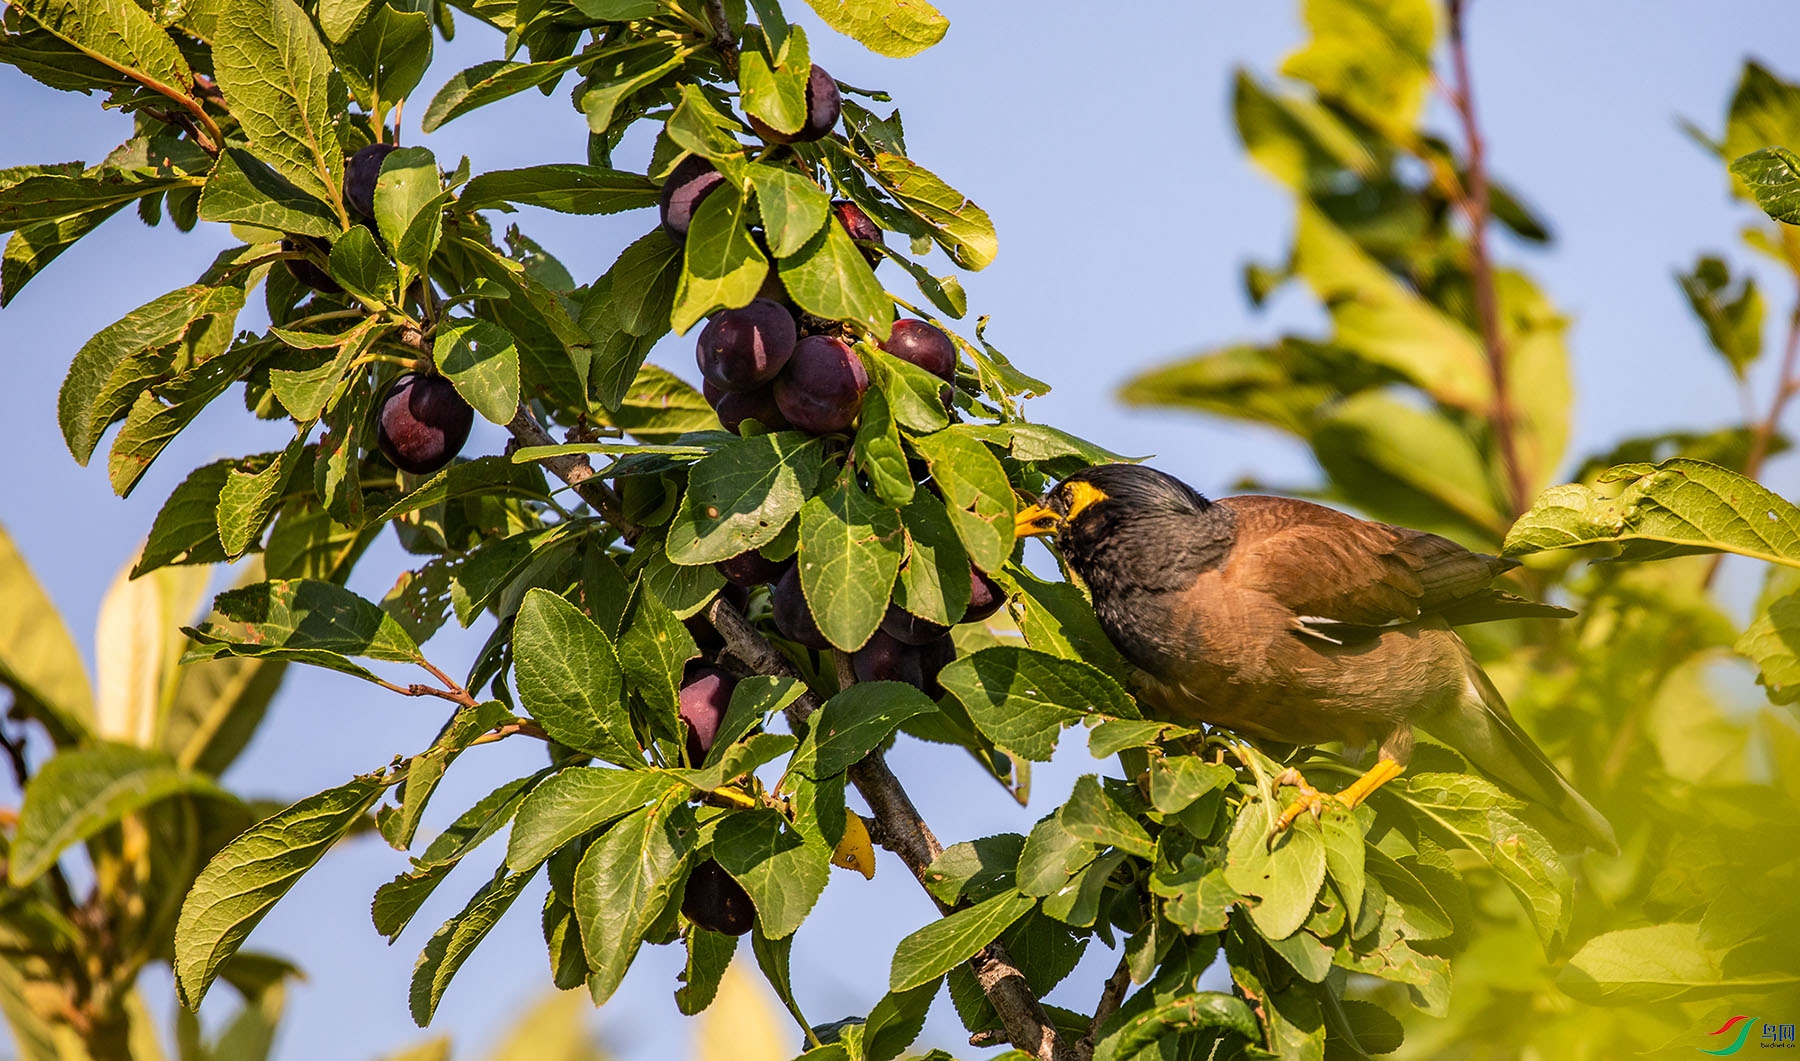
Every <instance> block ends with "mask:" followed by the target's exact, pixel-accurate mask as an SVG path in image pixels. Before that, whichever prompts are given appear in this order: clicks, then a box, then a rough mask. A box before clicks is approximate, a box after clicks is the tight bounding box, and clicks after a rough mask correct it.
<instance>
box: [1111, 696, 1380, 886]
mask: <svg viewBox="0 0 1800 1061" xmlns="http://www.w3.org/2000/svg"><path fill="white" fill-rule="evenodd" d="M1147 725H1154V726H1157V728H1158V729H1161V728H1164V725H1165V724H1164V723H1149V722H1106V723H1102V725H1101V726H1100V727H1096V728H1095V730H1094V736H1095V737H1096V738H1097V737H1098V736H1099V735H1100V729H1101V728H1104V727H1109V726H1147ZM1088 743H1089V746H1090V747H1089V750H1090V751H1091V750H1093V749H1092V744H1093V741H1092V740H1090V741H1089V742H1088ZM1235 780H1237V771H1235V770H1233V769H1232V768H1231V767H1229V766H1226V765H1225V764H1224V763H1209V762H1207V761H1206V760H1205V759H1202V758H1200V757H1199V756H1197V755H1174V756H1157V757H1154V758H1152V759H1151V761H1150V804H1151V806H1154V807H1155V808H1156V809H1157V811H1159V812H1160V813H1163V814H1180V813H1181V812H1182V811H1184V810H1186V809H1187V808H1188V806H1189V805H1190V804H1192V803H1193V802H1194V801H1195V800H1197V799H1199V798H1200V797H1201V796H1204V795H1206V794H1207V793H1209V792H1217V791H1218V790H1219V789H1222V788H1224V787H1225V786H1226V785H1229V784H1231V783H1232V782H1233V781H1235ZM1357 842H1358V844H1359V845H1360V844H1361V839H1360V837H1359V839H1358V841H1357ZM1361 864H1362V862H1361V856H1360V855H1359V856H1358V858H1357V865H1358V866H1361ZM1352 905H1355V904H1352Z"/></svg>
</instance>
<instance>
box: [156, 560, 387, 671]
mask: <svg viewBox="0 0 1800 1061" xmlns="http://www.w3.org/2000/svg"><path fill="white" fill-rule="evenodd" d="M213 607H214V608H215V609H216V610H217V612H218V614H219V615H220V616H221V617H222V618H223V619H224V620H225V621H224V622H222V623H207V624H206V625H205V626H203V627H201V628H200V629H199V630H196V631H192V632H191V634H192V635H194V636H198V637H201V638H203V639H205V640H206V642H207V643H208V644H209V645H211V646H219V647H225V648H227V649H229V651H230V653H231V654H232V655H236V656H249V657H255V658H263V659H301V660H305V656H304V655H303V653H306V652H334V653H341V654H343V655H346V656H361V657H364V658H367V659H381V660H390V661H393V662H397V663H417V662H419V661H420V659H421V658H422V657H421V656H420V654H419V646H418V645H417V644H415V643H414V642H413V639H412V638H411V637H409V636H407V633H406V631H405V630H403V629H402V628H401V627H400V624H399V623H397V622H395V621H394V618H393V617H392V616H390V615H388V614H387V613H386V612H384V611H382V610H381V609H380V608H379V607H377V606H376V605H374V604H371V603H370V602H368V601H366V600H364V599H362V598H361V597H358V596H357V595H356V594H354V593H351V592H350V591H349V590H347V589H344V588H343V587H342V586H336V585H333V584H331V583H329V582H316V581H312V580H310V579H288V580H278V581H272V582H259V583H257V584H256V585H253V586H245V587H243V588H242V589H234V590H230V591H227V592H225V593H221V594H219V596H218V597H217V598H216V599H215V600H214V601H213ZM197 651H206V650H204V649H202V650H197ZM202 658H210V657H209V656H207V657H202ZM308 662H310V661H308Z"/></svg>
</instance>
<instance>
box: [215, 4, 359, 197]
mask: <svg viewBox="0 0 1800 1061" xmlns="http://www.w3.org/2000/svg"><path fill="white" fill-rule="evenodd" d="M212 45H213V48H212V59H213V67H214V70H215V72H216V74H217V77H218V82H219V88H220V90H221V91H223V92H224V93H225V98H226V99H228V100H229V101H230V102H231V113H232V116H233V117H235V118H236V119H237V120H238V122H239V123H240V124H242V126H243V129H244V133H245V135H247V136H248V137H249V138H250V153H251V154H253V155H255V156H256V157H257V158H260V159H262V160H263V161H264V162H266V163H268V164H269V166H270V167H271V168H272V169H274V170H275V172H276V173H279V174H281V176H282V177H284V178H286V179H287V180H288V181H289V182H290V183H291V184H293V185H294V186H295V187H297V188H299V189H300V190H301V191H303V192H306V193H307V194H308V195H311V196H312V197H313V198H315V199H320V200H323V201H324V202H327V203H330V204H331V206H332V209H334V210H335V211H337V213H338V215H339V216H340V217H342V216H343V209H344V205H343V191H342V189H343V183H344V149H343V146H342V145H341V144H340V142H339V141H338V135H337V125H336V119H337V112H338V110H340V109H341V107H340V108H334V107H333V106H332V99H331V97H332V92H331V74H332V69H333V67H332V61H331V56H330V54H329V53H327V52H326V50H325V44H324V42H323V41H321V40H320V39H319V36H318V34H317V33H316V32H314V31H313V24H312V20H311V19H309V18H308V17H307V15H306V12H305V11H303V10H301V8H300V6H299V5H298V4H296V3H295V2H294V0H245V2H243V3H231V4H226V5H224V7H223V9H222V10H221V11H220V13H219V25H218V31H217V35H216V36H215V38H214V40H213V42H212ZM342 91H343V90H342V88H341V87H340V88H339V89H338V92H339V93H342Z"/></svg>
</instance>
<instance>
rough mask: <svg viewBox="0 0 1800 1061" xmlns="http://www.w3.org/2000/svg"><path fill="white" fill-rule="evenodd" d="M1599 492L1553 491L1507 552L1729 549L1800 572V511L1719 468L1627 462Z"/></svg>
mask: <svg viewBox="0 0 1800 1061" xmlns="http://www.w3.org/2000/svg"><path fill="white" fill-rule="evenodd" d="M1597 482H1598V485H1597V486H1594V487H1590V486H1585V485H1582V484H1579V483H1571V484H1568V485H1566V486H1553V487H1551V488H1550V489H1548V490H1546V491H1544V492H1543V493H1542V494H1540V495H1538V499H1537V500H1536V501H1534V502H1533V503H1532V506H1531V509H1530V511H1528V512H1526V513H1525V514H1524V515H1523V516H1520V517H1519V521H1518V522H1517V523H1515V524H1513V527H1512V530H1510V531H1508V532H1507V535H1506V545H1505V553H1506V555H1508V556H1521V555H1524V554H1526V553H1535V552H1543V551H1545V550H1548V549H1562V548H1568V547H1570V546H1576V545H1590V544H1595V543H1606V544H1612V545H1617V546H1619V548H1618V549H1617V550H1616V551H1617V553H1618V554H1619V555H1620V556H1621V557H1622V558H1623V559H1626V560H1660V559H1663V558H1664V557H1669V556H1684V555H1688V554H1691V553H1698V552H1732V553H1739V554H1741V555H1744V556H1749V557H1754V558H1755V559H1758V560H1767V561H1769V562H1771V563H1777V564H1786V565H1788V566H1790V567H1800V509H1796V508H1795V507H1794V506H1793V505H1792V504H1789V503H1788V502H1787V501H1784V500H1782V499H1781V498H1780V497H1777V496H1776V495H1775V494H1773V493H1771V492H1770V491H1769V490H1768V489H1767V488H1765V487H1763V486H1762V485H1761V484H1759V483H1757V482H1755V481H1753V480H1750V479H1747V478H1745V477H1744V476H1742V475H1739V474H1737V473H1736V472H1732V471H1728V470H1726V469H1724V468H1721V467H1719V466H1718V465H1716V464H1707V463H1705V462H1704V461H1697V460H1689V459H1687V458H1683V457H1677V458H1674V459H1672V460H1667V461H1664V462H1662V463H1661V464H1656V465H1650V464H1625V465H1620V466H1618V467H1615V468H1611V469H1608V470H1607V471H1604V472H1602V473H1600V475H1599V476H1598V477H1597Z"/></svg>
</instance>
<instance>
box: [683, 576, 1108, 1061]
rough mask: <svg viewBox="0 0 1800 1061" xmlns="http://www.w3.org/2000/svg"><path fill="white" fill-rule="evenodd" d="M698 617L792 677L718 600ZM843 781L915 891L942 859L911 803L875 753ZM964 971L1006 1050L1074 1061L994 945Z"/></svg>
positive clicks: (747, 656) (753, 658) (749, 659)
mask: <svg viewBox="0 0 1800 1061" xmlns="http://www.w3.org/2000/svg"><path fill="white" fill-rule="evenodd" d="M706 618H707V620H708V621H709V622H711V623H712V625H713V629H715V630H717V631H718V632H719V636H720V637H722V638H724V639H725V647H726V650H727V651H729V652H730V653H731V654H732V655H734V656H736V657H737V658H738V659H739V660H740V661H742V662H743V663H744V664H746V665H747V666H749V667H750V668H752V669H753V670H755V671H756V672H758V673H760V674H771V675H776V676H779V677H786V678H795V679H799V678H800V675H799V674H798V673H797V672H796V671H795V670H794V668H793V667H792V666H790V665H789V664H788V661H787V659H786V658H785V657H783V656H782V655H781V653H779V652H777V651H775V647H774V646H773V645H771V644H769V642H768V640H767V639H766V638H764V637H763V636H762V635H761V634H759V633H757V632H756V629H755V628H754V627H752V626H751V625H750V624H749V623H748V622H746V621H745V620H744V617H743V616H742V615H739V614H738V611H737V609H736V608H733V607H732V606H731V605H730V604H728V603H726V601H725V600H724V599H723V598H715V599H714V600H713V602H712V604H711V605H709V606H708V608H707V611H706ZM840 655H841V654H840ZM819 707H820V703H819V698H818V696H817V694H815V693H813V692H812V691H811V690H810V689H809V690H807V691H806V692H804V693H801V694H800V698H799V699H797V700H795V701H794V702H793V704H792V705H790V706H789V707H788V721H789V724H790V725H794V726H796V727H798V726H799V725H801V724H803V723H804V722H805V721H806V719H807V716H809V715H811V714H812V713H813V712H814V711H817V710H818V709H819ZM849 777H850V782H851V784H853V785H855V786H856V790H857V791H858V792H860V793H861V794H862V797H863V800H864V801H865V802H867V803H868V805H869V810H870V812H871V813H872V814H874V816H875V824H876V828H875V829H873V830H871V835H872V837H874V838H876V839H878V840H879V842H880V844H881V846H882V847H885V848H887V849H888V850H889V851H892V852H893V853H894V854H896V855H898V856H900V861H901V862H904V863H905V864H906V868H907V870H908V871H909V872H911V873H912V875H913V877H914V878H915V879H917V880H918V882H919V883H920V885H921V886H923V885H924V883H925V879H926V870H927V869H929V868H930V866H931V863H932V860H933V859H935V858H937V856H938V855H940V854H943V851H944V845H943V844H941V843H939V842H938V838H937V837H936V836H934V835H933V834H932V832H931V827H930V826H928V825H926V824H925V819H924V818H923V817H922V816H920V814H919V811H918V808H917V807H915V806H913V801H912V797H911V796H909V795H907V792H906V788H905V787H904V786H903V785H901V783H900V779H899V778H898V777H896V776H894V771H893V770H892V769H891V768H889V766H888V764H887V758H886V757H885V756H883V755H882V753H881V749H879V748H877V749H876V750H874V751H872V752H870V753H869V754H868V755H867V756H866V757H864V758H863V760H862V761H861V762H859V763H857V764H856V765H855V766H852V767H851V768H850V770H849ZM927 894H929V891H928V892H927ZM932 902H933V903H935V904H936V905H937V907H938V910H939V911H940V912H942V913H949V912H950V909H951V908H950V907H948V906H946V905H945V904H944V903H942V902H939V901H938V899H937V897H936V896H933V897H932ZM969 968H970V969H971V970H972V971H973V972H974V973H975V979H976V981H977V982H978V983H980V985H981V990H982V992H983V993H984V994H985V995H987V999H988V1001H989V1002H990V1003H992V1005H993V1007H994V1012H995V1013H997V1014H999V1016H1000V1023H1001V1024H1002V1026H1004V1027H1005V1029H1006V1035H1007V1038H1008V1039H1009V1040H1011V1042H1012V1044H1013V1045H1014V1046H1016V1047H1018V1048H1019V1049H1021V1050H1024V1051H1026V1052H1027V1053H1029V1054H1031V1055H1032V1056H1033V1057H1037V1058H1040V1059H1041V1061H1078V1059H1077V1055H1076V1053H1075V1051H1074V1050H1073V1049H1072V1048H1071V1047H1070V1046H1069V1044H1068V1043H1066V1042H1064V1041H1063V1039H1062V1037H1061V1036H1060V1035H1058V1034H1057V1031H1056V1026H1055V1025H1054V1024H1052V1023H1051V1022H1050V1019H1049V1017H1047V1016H1046V1015H1045V1014H1044V1008H1043V1006H1042V1005H1040V1004H1039V1003H1038V999H1037V996H1036V995H1035V994H1033V993H1032V991H1031V987H1030V985H1029V984H1027V983H1026V982H1025V974H1024V973H1022V972H1020V971H1019V967H1018V965H1017V964H1015V963H1014V962H1013V960H1012V956H1011V955H1010V954H1008V953H1007V951H1006V947H1005V946H1004V945H1002V944H1001V943H1000V942H999V941H997V940H996V941H995V942H993V943H990V944H988V945H987V946H986V947H984V948H982V950H981V952H980V953H979V954H977V955H975V957H973V958H971V959H969Z"/></svg>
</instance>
